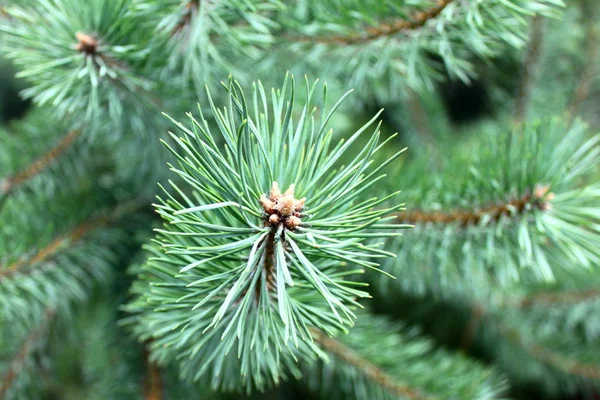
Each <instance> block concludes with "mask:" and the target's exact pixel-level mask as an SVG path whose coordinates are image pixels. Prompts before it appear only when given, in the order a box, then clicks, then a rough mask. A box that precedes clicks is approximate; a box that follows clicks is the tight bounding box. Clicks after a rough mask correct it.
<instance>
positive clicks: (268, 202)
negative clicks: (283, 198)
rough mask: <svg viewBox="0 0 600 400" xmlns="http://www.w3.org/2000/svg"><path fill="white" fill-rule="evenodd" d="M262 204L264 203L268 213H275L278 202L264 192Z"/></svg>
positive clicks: (261, 198)
mask: <svg viewBox="0 0 600 400" xmlns="http://www.w3.org/2000/svg"><path fill="white" fill-rule="evenodd" d="M260 204H262V206H263V209H264V210H265V212H266V213H267V214H273V213H274V212H275V207H276V204H275V203H274V202H272V201H271V200H269V199H267V197H266V196H265V195H264V194H263V195H262V196H260Z"/></svg>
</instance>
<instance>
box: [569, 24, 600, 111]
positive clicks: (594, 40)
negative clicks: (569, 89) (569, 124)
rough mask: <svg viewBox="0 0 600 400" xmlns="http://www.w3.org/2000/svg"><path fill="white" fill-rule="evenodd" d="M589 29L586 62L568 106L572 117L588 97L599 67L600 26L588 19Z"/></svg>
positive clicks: (587, 32)
mask: <svg viewBox="0 0 600 400" xmlns="http://www.w3.org/2000/svg"><path fill="white" fill-rule="evenodd" d="M587 24H588V29H587V30H586V42H587V43H586V60H587V61H586V64H585V66H584V68H583V70H582V71H581V75H580V78H579V81H578V82H577V86H576V87H575V91H574V92H573V96H572V97H571V101H570V103H569V106H568V108H567V110H568V111H567V115H568V117H569V118H570V119H572V118H574V117H575V114H576V113H577V110H579V108H580V107H581V105H582V104H583V102H584V101H585V100H586V99H587V98H588V96H589V94H590V90H591V87H592V83H593V82H594V75H595V73H596V69H597V65H596V64H597V62H596V59H597V58H598V44H599V36H600V27H599V25H598V23H597V22H595V21H594V20H591V21H590V20H588V22H587Z"/></svg>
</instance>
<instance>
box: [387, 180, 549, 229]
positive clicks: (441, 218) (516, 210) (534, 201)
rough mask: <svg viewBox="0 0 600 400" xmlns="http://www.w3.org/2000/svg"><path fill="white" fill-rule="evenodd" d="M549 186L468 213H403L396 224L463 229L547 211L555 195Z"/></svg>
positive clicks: (538, 187) (399, 214) (416, 211)
mask: <svg viewBox="0 0 600 400" xmlns="http://www.w3.org/2000/svg"><path fill="white" fill-rule="evenodd" d="M548 190H549V188H548V187H547V186H541V185H538V186H537V189H536V190H534V193H533V195H531V194H529V193H528V194H525V195H523V196H521V197H520V198H517V199H514V200H511V201H509V202H508V203H505V204H494V205H490V206H487V207H484V208H481V209H475V210H468V211H464V210H461V211H451V212H442V211H424V210H423V211H422V210H415V211H401V212H399V213H398V214H397V218H396V222H397V223H400V224H415V225H417V224H427V223H434V224H458V225H459V226H461V227H467V226H471V225H478V224H479V223H480V222H481V221H482V220H485V221H486V224H487V223H496V222H498V221H500V219H502V218H504V217H517V216H522V215H523V214H525V213H526V212H529V211H535V210H537V211H547V210H549V209H550V208H551V207H552V205H551V200H552V199H553V194H552V193H548Z"/></svg>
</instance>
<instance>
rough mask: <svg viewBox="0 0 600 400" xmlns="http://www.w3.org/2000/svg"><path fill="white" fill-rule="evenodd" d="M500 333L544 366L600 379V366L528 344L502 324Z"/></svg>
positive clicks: (537, 345) (515, 331) (514, 331)
mask: <svg viewBox="0 0 600 400" xmlns="http://www.w3.org/2000/svg"><path fill="white" fill-rule="evenodd" d="M499 331H500V333H501V334H502V335H503V336H504V337H506V338H507V339H508V340H509V341H511V342H512V343H514V344H516V345H517V346H519V347H521V348H522V349H523V350H525V351H526V352H527V354H529V355H530V356H531V357H533V358H534V359H536V360H537V361H539V362H541V363H543V364H546V365H548V366H550V367H553V368H556V369H558V370H560V371H563V372H566V373H568V374H571V375H576V376H579V377H582V378H587V379H595V380H598V379H600V366H597V365H592V364H586V363H581V362H579V361H577V360H573V359H569V358H565V357H563V356H561V355H559V354H556V353H554V352H553V351H551V350H548V349H546V348H544V347H543V346H541V345H539V344H528V343H526V342H525V340H523V337H522V336H521V334H520V333H519V332H518V331H517V330H516V329H512V328H510V327H508V326H506V325H503V324H500V326H499Z"/></svg>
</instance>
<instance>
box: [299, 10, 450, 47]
mask: <svg viewBox="0 0 600 400" xmlns="http://www.w3.org/2000/svg"><path fill="white" fill-rule="evenodd" d="M453 1H454V0H437V1H436V5H435V6H434V7H432V8H430V9H428V10H425V11H418V12H416V13H414V14H413V15H412V16H411V17H410V18H409V19H407V20H406V19H398V20H395V21H393V22H389V23H383V24H381V25H379V26H375V27H367V28H365V29H364V32H365V33H363V34H355V35H348V36H345V35H336V36H326V37H310V36H293V37H290V39H291V40H295V41H299V42H317V43H325V44H339V45H352V44H360V43H365V42H369V41H372V40H375V39H378V38H380V37H384V36H391V35H394V34H396V33H399V32H402V31H411V30H415V29H418V28H421V27H423V26H424V25H425V24H426V23H427V22H429V21H431V20H433V19H435V18H436V17H437V16H439V15H440V14H441V13H442V11H444V9H445V8H446V7H447V6H448V5H450V3H452V2H453Z"/></svg>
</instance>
